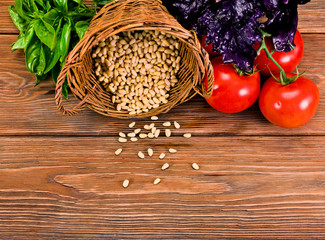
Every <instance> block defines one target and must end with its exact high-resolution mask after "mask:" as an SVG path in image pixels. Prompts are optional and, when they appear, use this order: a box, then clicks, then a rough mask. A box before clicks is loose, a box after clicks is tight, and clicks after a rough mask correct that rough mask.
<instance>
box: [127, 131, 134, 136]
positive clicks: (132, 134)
mask: <svg viewBox="0 0 325 240" xmlns="http://www.w3.org/2000/svg"><path fill="white" fill-rule="evenodd" d="M127 136H128V137H135V133H134V132H131V133H128V135H127Z"/></svg>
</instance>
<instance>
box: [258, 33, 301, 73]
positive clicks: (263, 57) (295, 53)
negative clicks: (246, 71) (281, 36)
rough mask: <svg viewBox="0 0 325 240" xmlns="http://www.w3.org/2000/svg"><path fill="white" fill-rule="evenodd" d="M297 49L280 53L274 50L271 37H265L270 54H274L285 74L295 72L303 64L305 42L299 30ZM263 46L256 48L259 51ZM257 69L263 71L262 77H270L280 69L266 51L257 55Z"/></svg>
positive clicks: (296, 40) (295, 41) (296, 42)
mask: <svg viewBox="0 0 325 240" xmlns="http://www.w3.org/2000/svg"><path fill="white" fill-rule="evenodd" d="M294 43H295V45H296V46H295V47H294V49H293V50H292V51H290V52H278V51H275V50H274V46H273V42H272V38H271V37H265V44H266V47H267V48H268V50H269V52H270V53H271V54H272V57H273V58H274V60H275V61H276V62H277V63H278V64H279V65H280V66H281V67H282V68H283V70H284V71H285V72H288V73H291V72H293V71H294V70H295V69H296V68H297V66H298V65H299V63H300V62H301V59H302V56H303V53H304V42H303V39H302V36H301V34H300V32H299V31H298V30H297V31H296V35H295V39H294ZM260 46H261V43H257V44H256V45H255V46H254V48H255V49H256V50H257V49H258V48H259V47H260ZM255 65H256V68H257V69H259V70H261V72H260V73H261V75H262V76H266V77H270V76H271V73H270V72H272V73H276V72H278V71H279V68H278V67H277V66H276V64H274V63H273V62H272V61H271V60H270V59H269V58H268V56H267V54H266V52H265V50H264V49H262V50H261V51H259V52H258V53H257V57H256V59H255Z"/></svg>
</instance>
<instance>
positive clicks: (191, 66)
mask: <svg viewBox="0 0 325 240" xmlns="http://www.w3.org/2000/svg"><path fill="white" fill-rule="evenodd" d="M134 30H140V31H141V30H158V31H160V32H165V33H169V34H171V35H173V36H175V37H177V38H178V40H179V41H180V43H181V50H180V56H181V58H182V59H181V66H180V70H179V72H178V83H177V84H176V86H175V87H173V88H172V89H171V90H170V91H169V94H170V96H169V99H168V103H166V104H163V105H161V106H159V107H158V108H155V109H152V110H150V111H149V112H147V113H140V114H137V115H130V114H129V113H128V112H127V111H117V110H116V109H115V105H114V104H113V103H112V94H111V93H110V92H108V91H106V90H105V89H104V87H103V86H102V85H101V84H100V82H99V81H98V80H97V79H96V76H95V72H94V66H93V59H92V57H91V55H92V48H93V47H94V46H95V45H96V44H97V43H98V42H99V41H101V40H105V39H106V38H108V37H110V36H113V35H116V34H118V33H120V32H124V31H134ZM205 75H206V76H207V79H208V86H204V84H203V79H204V77H205ZM66 79H67V81H68V84H69V87H70V89H71V91H72V93H73V94H74V96H75V97H76V98H77V99H79V101H80V102H79V104H77V105H76V106H75V107H74V108H72V109H66V108H65V107H64V105H63V99H62V86H63V83H64V81H65V80H66ZM213 81H214V79H213V70H212V66H211V62H210V60H209V56H208V54H207V53H206V51H205V50H204V49H203V48H202V46H201V44H200V42H199V40H198V39H197V37H196V35H195V33H194V32H193V31H188V30H186V29H184V28H183V27H182V26H181V25H180V24H179V23H178V22H177V21H176V19H175V18H174V17H173V16H171V15H170V14H169V12H168V11H167V9H166V8H165V7H164V6H163V5H162V3H161V1H160V0H115V1H113V2H111V3H109V4H107V5H105V6H104V7H103V8H102V9H101V10H100V11H99V12H98V14H97V15H96V16H95V17H94V18H93V19H92V21H91V23H90V26H89V28H88V30H87V32H86V33H85V36H84V37H83V38H82V39H81V41H80V42H79V43H78V44H77V45H76V46H75V48H74V49H73V50H72V51H71V52H70V53H69V55H68V56H67V58H66V61H65V65H64V67H63V68H62V71H61V73H60V75H59V77H58V81H57V85H56V94H55V101H56V104H57V106H58V109H59V110H60V111H61V112H62V113H64V114H68V115H75V114H77V113H79V112H80V111H82V110H83V109H84V108H85V107H86V106H87V107H88V108H90V109H92V110H94V111H96V112H98V113H100V114H102V115H105V116H110V117H116V118H142V117H148V116H153V115H157V114H159V113H162V112H168V111H169V110H170V109H172V108H173V107H175V106H176V105H179V104H181V103H184V102H185V101H187V100H189V99H191V98H192V97H193V96H195V94H197V93H199V94H200V95H202V96H203V97H208V96H209V95H210V94H211V93H212V85H213Z"/></svg>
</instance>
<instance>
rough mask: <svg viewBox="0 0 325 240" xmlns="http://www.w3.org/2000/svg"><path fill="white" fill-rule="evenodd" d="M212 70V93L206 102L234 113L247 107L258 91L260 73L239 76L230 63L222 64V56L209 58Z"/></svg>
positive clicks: (219, 109) (222, 110) (252, 101)
mask: <svg viewBox="0 0 325 240" xmlns="http://www.w3.org/2000/svg"><path fill="white" fill-rule="evenodd" d="M211 63H212V66H213V71H214V84H213V93H212V96H211V97H209V98H208V99H206V100H207V102H208V103H209V104H210V105H211V106H212V107H213V108H215V109H216V110H218V111H220V112H224V113H236V112H241V111H244V110H245V109H247V108H249V107H250V106H251V105H253V103H254V102H255V101H256V99H257V97H258V95H259V92H260V83H261V79H260V74H259V73H258V72H256V73H254V74H253V75H252V76H240V75H239V74H238V73H237V71H236V70H235V69H234V67H233V66H232V65H231V64H224V63H223V62H222V58H220V57H218V58H214V59H212V60H211Z"/></svg>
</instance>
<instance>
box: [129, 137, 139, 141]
mask: <svg viewBox="0 0 325 240" xmlns="http://www.w3.org/2000/svg"><path fill="white" fill-rule="evenodd" d="M130 140H131V142H136V141H138V139H137V138H136V137H132V138H130Z"/></svg>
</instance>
